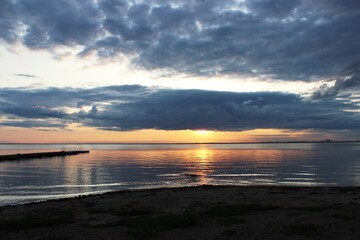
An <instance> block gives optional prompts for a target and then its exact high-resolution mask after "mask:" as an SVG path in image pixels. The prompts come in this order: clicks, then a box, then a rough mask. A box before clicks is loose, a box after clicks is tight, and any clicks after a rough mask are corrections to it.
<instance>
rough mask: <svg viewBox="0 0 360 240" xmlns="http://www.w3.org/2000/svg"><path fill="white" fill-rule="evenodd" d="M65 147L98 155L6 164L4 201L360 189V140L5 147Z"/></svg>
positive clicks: (1, 181)
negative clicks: (226, 188)
mask: <svg viewBox="0 0 360 240" xmlns="http://www.w3.org/2000/svg"><path fill="white" fill-rule="evenodd" d="M64 148H66V149H72V148H82V149H87V150H90V153H89V154H81V155H75V156H66V157H54V158H42V159H31V160H20V161H6V162H0V205H7V204H18V203H24V202H32V201H41V200H46V199H54V198H65V197H72V196H77V195H82V194H95V193H102V192H108V191H115V190H121V189H137V188H158V187H178V186H194V185H202V184H213V185H300V186H323V185H326V186H360V144H359V143H287V144H282V143H278V144H87V145H85V144H84V145H63V144H56V145H53V144H44V145H39V144H23V145H22V144H3V145H0V155H4V154H12V153H19V152H21V153H23V152H42V151H52V150H56V151H58V150H61V149H64Z"/></svg>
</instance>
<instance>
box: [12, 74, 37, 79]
mask: <svg viewBox="0 0 360 240" xmlns="http://www.w3.org/2000/svg"><path fill="white" fill-rule="evenodd" d="M14 76H16V77H25V78H37V76H36V75H33V74H23V73H17V74H14Z"/></svg>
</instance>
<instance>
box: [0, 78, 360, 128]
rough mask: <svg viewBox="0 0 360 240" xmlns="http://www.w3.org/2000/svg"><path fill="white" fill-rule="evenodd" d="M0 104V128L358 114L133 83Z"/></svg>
mask: <svg viewBox="0 0 360 240" xmlns="http://www.w3.org/2000/svg"><path fill="white" fill-rule="evenodd" d="M24 103H25V104H24ZM0 106H1V107H0V113H1V115H2V116H3V117H5V118H4V119H3V120H2V121H1V122H0V125H6V126H9V125H12V126H24V127H31V124H32V126H35V127H49V126H48V124H47V123H52V124H57V125H56V126H58V125H59V126H66V125H67V124H69V123H79V124H82V125H85V126H92V127H96V128H99V129H105V130H114V131H128V130H137V129H163V130H182V129H211V130H221V131H230V130H231V131H232V130H236V131H241V130H247V129H257V128H279V129H360V115H359V114H358V113H355V112H352V111H353V110H357V109H358V107H357V106H356V105H355V104H353V103H347V102H341V101H335V100H331V99H330V100H323V101H317V102H311V101H305V100H304V99H302V98H301V97H300V96H299V95H295V94H284V93H278V92H258V93H233V92H218V91H202V90H170V89H153V88H146V87H143V86H139V85H127V86H108V87H99V88H92V89H59V88H49V89H38V90H34V89H33V90H27V89H1V91H0ZM66 109H70V110H71V111H66ZM22 123H24V124H22ZM30 123H31V124H30ZM43 125H44V126H43Z"/></svg>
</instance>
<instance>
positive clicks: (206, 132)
mask: <svg viewBox="0 0 360 240" xmlns="http://www.w3.org/2000/svg"><path fill="white" fill-rule="evenodd" d="M195 132H196V133H197V134H199V135H202V136H205V135H208V134H210V133H211V131H208V130H196V131H195Z"/></svg>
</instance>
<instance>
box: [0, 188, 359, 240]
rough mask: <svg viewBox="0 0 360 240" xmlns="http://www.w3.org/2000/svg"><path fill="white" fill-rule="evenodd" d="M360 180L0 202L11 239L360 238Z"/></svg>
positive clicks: (4, 235) (0, 219)
mask: <svg viewBox="0 0 360 240" xmlns="http://www.w3.org/2000/svg"><path fill="white" fill-rule="evenodd" d="M359 226H360V188H359V187H269V186H255V187H232V186H226V187H225V186H219V187H215V186H200V187H187V188H185V187H184V188H172V189H153V190H138V191H120V192H114V193H106V194H102V195H95V196H84V197H77V198H73V199H62V200H52V201H47V202H42V203H31V204H25V205H17V206H5V207H1V208H0V236H1V239H2V240H7V239H14V240H15V239H16V240H21V239H34V240H35V239H37V240H40V239H187V240H190V239H194V240H195V239H196V240H205V239H207V240H212V239H214V240H215V239H343V240H344V239H360V228H359Z"/></svg>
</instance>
